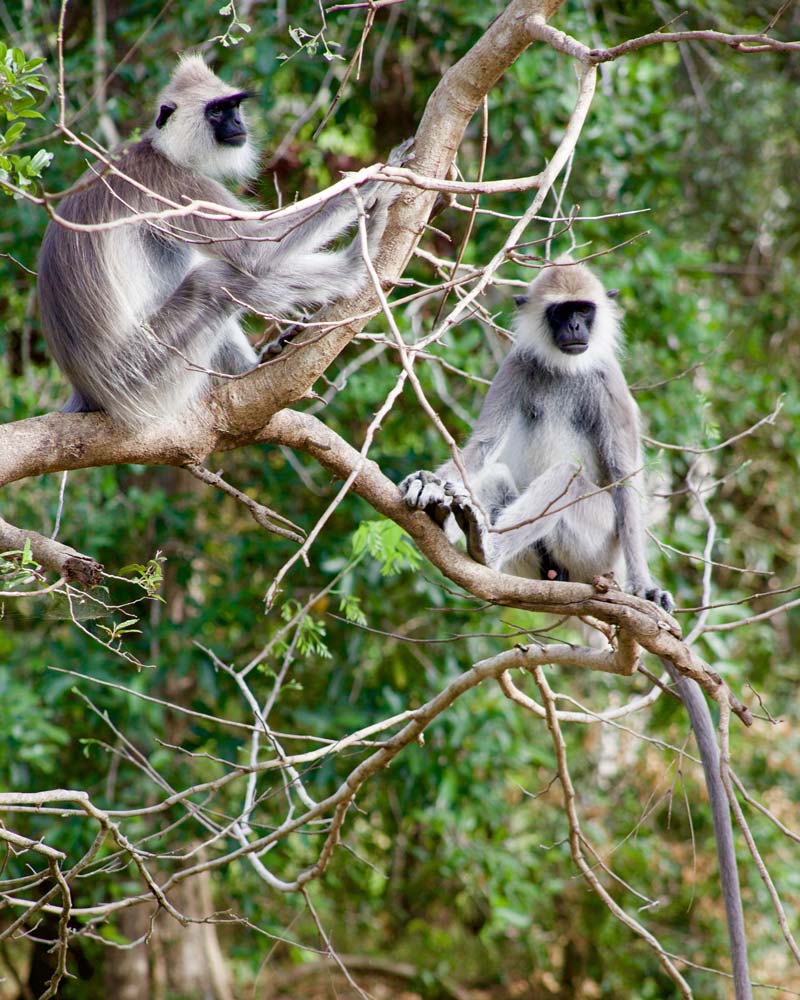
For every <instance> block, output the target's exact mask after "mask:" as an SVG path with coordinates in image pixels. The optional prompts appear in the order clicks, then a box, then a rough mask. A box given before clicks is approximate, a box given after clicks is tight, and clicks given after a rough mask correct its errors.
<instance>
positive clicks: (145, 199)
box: [38, 56, 406, 428]
mask: <svg viewBox="0 0 800 1000" xmlns="http://www.w3.org/2000/svg"><path fill="white" fill-rule="evenodd" d="M250 96H251V95H250V94H249V93H248V92H247V91H242V90H236V89H235V88H234V87H231V86H229V85H228V84H226V83H224V82H223V81H222V80H220V79H219V77H217V76H216V75H215V74H214V73H213V72H212V71H211V70H210V69H209V68H208V67H207V66H206V65H205V63H204V62H203V60H202V59H201V58H200V57H199V56H189V57H185V58H183V59H182V60H181V62H180V63H179V65H178V67H177V69H176V70H175V72H174V73H173V75H172V78H171V80H170V82H169V84H168V85H167V86H166V88H165V89H164V90H163V91H162V93H161V95H160V97H159V100H158V104H157V111H156V116H155V122H154V124H153V126H152V127H151V128H150V129H149V130H148V131H147V132H146V133H145V135H144V136H143V138H142V139H141V140H140V141H139V142H136V143H133V144H131V145H129V146H128V147H127V148H126V149H125V150H124V151H123V152H122V154H121V155H120V156H119V157H116V158H114V161H113V163H114V167H115V168H116V169H110V168H109V167H107V166H106V165H105V164H103V163H98V164H96V165H94V166H92V167H90V169H89V170H88V172H87V173H86V174H85V175H84V177H83V178H82V180H81V181H80V182H79V184H78V185H77V186H76V188H75V190H74V191H73V192H72V193H70V194H69V195H68V196H67V197H66V198H65V199H64V200H63V202H62V203H61V204H60V205H59V207H58V212H57V214H58V218H59V219H60V220H63V221H64V222H67V223H70V222H73V223H79V224H90V225H98V226H104V227H105V228H99V229H97V230H94V231H85V230H84V231H79V230H75V229H70V228H69V227H68V226H65V225H63V224H61V223H60V222H59V221H58V220H54V221H51V223H50V225H49V226H48V229H47V232H46V234H45V237H44V241H43V244H42V250H41V254H40V258H39V281H38V291H39V303H40V311H41V317H42V325H43V328H44V333H45V337H46V338H47V341H48V344H49V346H50V349H51V351H52V353H53V356H54V358H55V360H56V362H57V363H58V365H59V367H60V368H61V370H62V371H63V372H64V373H65V375H66V376H67V378H68V379H69V381H70V383H71V384H72V388H73V394H72V398H71V399H70V400H69V402H68V403H67V405H66V406H65V408H64V409H65V410H66V411H68V412H76V411H77V412H82V411H90V410H103V411H105V412H106V413H108V414H109V415H110V416H111V417H112V418H113V419H114V420H115V421H117V422H119V423H121V424H123V425H125V426H127V427H129V428H138V427H142V426H144V425H146V424H148V423H152V422H157V421H164V420H167V419H169V418H170V417H172V416H175V415H177V414H179V413H181V412H183V411H184V410H186V408H187V407H188V406H190V405H191V403H192V401H193V400H194V399H196V398H197V397H198V396H200V395H201V394H202V393H203V392H204V391H205V389H206V388H207V386H208V382H209V376H208V374H207V372H208V371H211V372H219V373H223V374H230V375H236V374H240V373H242V372H245V371H248V370H249V369H250V368H252V367H253V366H254V365H255V364H257V363H258V357H257V355H256V353H255V351H254V350H253V348H252V346H251V345H250V343H249V341H248V339H247V337H246V336H245V334H244V332H243V330H242V327H241V324H240V322H239V315H240V314H241V312H242V311H243V306H242V303H246V304H247V305H248V306H251V307H252V308H253V309H256V310H258V311H262V312H269V313H270V314H271V315H276V316H282V317H291V316H293V315H296V314H297V312H298V311H301V310H305V309H308V308H315V307H321V306H324V305H327V304H328V303H330V302H332V301H334V300H335V299H337V298H341V297H344V296H348V295H352V294H355V293H356V292H358V291H359V290H360V289H361V288H362V287H363V285H364V283H365V281H366V278H367V271H366V268H365V265H364V261H363V256H362V250H361V247H360V245H359V243H358V240H354V241H352V242H351V243H350V245H349V246H346V247H344V248H343V249H337V250H329V249H327V248H328V246H329V244H330V243H331V242H332V241H333V240H334V239H336V238H337V237H339V236H341V235H342V234H343V233H344V232H345V231H346V230H348V229H349V228H350V227H352V226H353V225H354V223H355V222H356V221H357V219H358V206H357V203H356V201H355V199H354V198H353V196H352V194H350V193H349V192H347V193H344V194H342V195H340V196H338V197H336V198H333V199H331V200H330V201H328V202H327V203H326V204H325V205H324V206H323V207H322V208H308V209H306V210H305V211H302V212H299V213H297V214H295V215H293V216H292V218H291V219H290V220H283V221H278V220H273V221H272V222H270V220H269V219H266V220H264V221H256V222H252V221H226V220H225V219H224V212H225V208H229V209H230V210H232V211H234V212H238V211H241V210H249V209H250V206H248V205H246V204H245V203H243V202H241V201H239V200H238V199H237V198H235V197H234V196H233V195H232V194H231V193H230V192H229V191H228V190H227V188H226V187H224V185H223V184H222V183H221V181H222V180H223V179H226V178H244V177H247V176H248V175H251V174H252V173H253V171H254V168H255V163H256V154H255V152H254V149H253V147H252V145H251V143H250V141H249V138H248V134H247V125H246V122H245V117H244V112H243V110H242V107H241V105H242V102H243V101H244V100H245V99H246V98H247V97H250ZM405 151H406V150H405V147H404V149H403V152H405ZM395 192H396V188H392V186H391V185H386V184H383V185H381V184H379V183H373V184H370V185H367V186H366V188H365V189H363V190H362V194H363V198H364V202H365V203H366V204H367V205H368V206H369V207H370V244H372V243H373V242H374V241H375V240H376V239H377V238H379V236H380V230H381V228H382V226H383V224H384V222H385V217H386V209H387V208H388V205H389V204H390V203H391V201H392V200H393V198H394V197H395ZM194 201H202V202H210V203H214V204H216V205H220V206H222V211H221V212H220V211H217V212H214V211H210V210H209V209H208V208H206V207H204V208H202V209H199V210H197V211H193V212H191V213H188V214H185V215H183V214H182V215H180V216H177V217H174V218H167V219H161V220H158V219H155V220H141V221H137V216H139V215H141V214H142V213H153V212H163V211H164V210H165V209H168V208H174V207H176V206H178V207H183V206H186V205H187V204H188V203H189V202H194ZM220 216H222V217H220ZM109 224H111V225H109ZM115 224H116V225H115Z"/></svg>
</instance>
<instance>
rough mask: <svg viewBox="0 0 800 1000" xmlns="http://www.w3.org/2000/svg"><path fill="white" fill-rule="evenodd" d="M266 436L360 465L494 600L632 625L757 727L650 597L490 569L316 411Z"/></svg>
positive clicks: (360, 478)
mask: <svg viewBox="0 0 800 1000" xmlns="http://www.w3.org/2000/svg"><path fill="white" fill-rule="evenodd" d="M259 438H260V440H262V441H269V442H271V443H274V444H283V445H287V446H289V447H291V448H299V449H300V450H301V451H305V452H307V453H308V454H309V455H312V456H313V457H314V458H315V459H316V460H317V461H318V462H319V463H320V464H321V465H323V466H324V467H325V468H326V469H329V470H330V471H331V472H332V473H334V475H336V476H338V477H339V478H340V479H345V478H347V477H348V476H349V475H350V474H351V473H352V471H353V469H355V468H356V467H357V465H358V463H359V462H360V463H361V468H360V471H359V472H358V474H357V475H356V476H355V478H354V479H353V483H352V489H353V490H354V491H355V492H356V493H358V495H359V496H361V497H363V498H364V499H365V500H366V501H367V502H368V503H369V504H371V505H372V507H374V508H375V510H377V511H378V512H379V513H381V514H383V515H384V516H385V517H389V518H391V519H392V520H393V521H395V522H396V523H397V524H399V525H401V526H402V527H403V528H404V529H405V530H406V531H407V532H408V533H409V535H410V536H411V537H412V538H413V539H414V541H415V543H416V544H417V546H418V547H419V549H420V551H422V552H423V553H424V554H425V556H426V557H427V558H428V559H429V560H430V561H431V562H432V563H433V564H434V565H435V566H436V567H437V568H438V569H440V570H441V571H442V573H444V574H445V576H447V577H448V579H450V580H452V581H453V582H454V583H456V584H458V585H459V586H460V587H463V588H464V589H465V590H467V591H468V592H469V593H471V594H473V595H474V596H476V597H478V598H480V599H481V600H485V601H488V602H490V603H492V604H499V605H506V606H509V607H517V608H523V609H527V610H531V611H540V612H545V613H549V614H555V615H591V616H593V617H595V618H599V619H600V620H601V621H605V622H609V623H610V624H612V625H616V626H618V627H620V628H622V629H625V630H627V631H628V632H629V633H630V635H631V636H632V637H633V638H634V639H635V640H636V642H638V643H639V644H640V645H641V646H643V647H644V648H645V649H646V650H647V651H648V652H650V653H653V654H654V655H656V656H664V657H666V658H667V659H668V660H670V661H671V662H673V663H674V664H675V666H676V668H677V669H678V670H679V671H680V673H681V674H684V675H685V676H687V677H691V678H693V679H694V680H695V681H697V683H698V684H699V685H700V686H701V687H702V688H703V690H704V691H706V693H707V694H709V695H710V696H711V697H712V698H714V699H715V700H717V701H720V702H722V703H725V702H729V703H730V706H731V711H733V712H734V713H735V714H736V715H738V716H739V718H740V719H741V720H742V721H743V722H744V723H745V724H746V725H750V724H751V722H752V716H751V714H750V710H749V709H748V708H747V707H746V706H745V705H742V704H741V702H739V701H738V700H737V699H736V698H735V697H734V696H733V695H732V694H731V693H730V691H729V690H728V688H727V687H726V685H725V683H724V681H723V680H722V678H721V677H720V676H719V675H718V674H717V673H715V672H714V671H712V670H711V669H710V668H709V667H708V666H707V665H706V664H705V663H704V662H703V661H702V660H701V659H700V657H698V656H697V655H696V653H694V651H693V650H691V649H690V648H689V647H688V646H686V645H684V643H682V642H681V640H680V629H679V626H678V624H677V623H676V622H675V620H674V619H673V618H671V617H670V616H669V615H667V614H666V613H665V612H663V611H661V610H660V609H659V608H657V607H656V605H655V604H652V603H651V602H650V601H645V600H643V599H641V598H638V597H634V596H633V595H632V594H626V593H624V592H623V591H621V590H615V589H606V588H605V587H603V588H602V589H598V588H596V587H592V586H589V585H588V584H583V583H552V582H550V581H548V580H529V579H523V578H522V577H517V576H509V575H508V574H506V573H498V572H496V571H495V570H492V569H489V568H488V567H486V566H482V565H481V564H480V563H477V562H475V561H474V560H472V559H470V558H469V557H468V556H467V555H465V554H464V553H461V552H459V551H458V550H457V549H455V548H453V546H452V545H451V544H450V543H449V542H448V540H447V538H446V536H445V534H444V532H443V531H441V529H440V528H438V527H437V526H436V525H435V524H434V522H433V521H432V520H431V519H430V518H429V517H428V516H427V515H426V514H424V513H422V512H420V511H411V510H409V509H408V508H407V507H406V505H405V504H404V503H403V500H402V498H401V496H400V491H399V490H398V489H397V487H396V486H395V484H394V483H393V482H391V480H389V479H387V478H386V476H384V475H383V473H382V472H381V470H380V468H379V467H378V465H377V464H376V463H375V462H373V461H369V460H366V461H365V460H364V459H363V458H362V456H361V455H360V453H359V452H358V451H357V450H356V449H355V448H353V447H352V446H351V445H349V444H348V443H347V442H346V441H344V440H343V439H342V438H340V437H339V436H338V435H337V434H335V433H334V432H333V431H331V430H329V429H328V428H327V427H326V426H325V425H324V424H323V423H321V422H320V421H319V420H317V419H316V418H315V417H312V416H309V415H308V414H303V413H297V412H295V411H292V410H284V411H282V412H281V413H277V414H275V416H274V417H273V418H272V420H270V422H269V424H268V425H267V427H265V428H264V430H263V431H262V432H261V434H260V435H259Z"/></svg>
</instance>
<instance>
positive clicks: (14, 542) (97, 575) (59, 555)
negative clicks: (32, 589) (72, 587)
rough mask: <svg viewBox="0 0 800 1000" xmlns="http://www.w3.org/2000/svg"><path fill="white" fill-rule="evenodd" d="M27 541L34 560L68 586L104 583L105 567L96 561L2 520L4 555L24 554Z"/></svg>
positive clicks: (0, 536) (0, 538)
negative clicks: (5, 553)
mask: <svg viewBox="0 0 800 1000" xmlns="http://www.w3.org/2000/svg"><path fill="white" fill-rule="evenodd" d="M26 541H28V542H30V546H31V553H32V555H33V558H34V559H35V560H36V561H37V562H38V563H40V564H41V565H42V566H44V568H45V569H48V570H50V571H51V572H52V573H57V574H58V575H59V576H60V577H63V579H64V580H66V581H67V583H83V584H86V585H87V586H94V585H95V584H98V583H100V581H101V580H102V579H103V567H102V566H101V565H100V563H99V562H98V561H97V560H96V559H92V558H91V556H85V555H83V554H82V553H80V552H77V551H76V550H75V549H71V548H70V547H69V545H63V544H62V543H61V542H57V541H55V540H54V539H52V538H47V537H46V536H45V535H40V534H38V533H37V532H35V531H23V530H22V528H16V527H14V525H13V524H9V523H8V521H5V520H3V518H2V517H0V552H21V551H22V550H23V548H24V547H25V542H26ZM1 596H2V594H0V597H1Z"/></svg>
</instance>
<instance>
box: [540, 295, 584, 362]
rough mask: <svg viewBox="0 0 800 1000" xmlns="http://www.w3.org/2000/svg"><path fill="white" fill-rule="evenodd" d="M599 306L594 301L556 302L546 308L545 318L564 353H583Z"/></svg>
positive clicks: (558, 346)
mask: <svg viewBox="0 0 800 1000" xmlns="http://www.w3.org/2000/svg"><path fill="white" fill-rule="evenodd" d="M596 312H597V308H596V307H595V304H594V303H593V302H556V303H554V304H553V305H551V306H548V307H547V309H545V313H544V315H545V318H546V319H547V324H548V326H549V327H550V333H551V334H552V335H553V341H554V343H555V345H556V347H557V348H558V349H559V351H562V352H563V353H564V354H583V352H584V351H585V350H586V349H587V348H588V347H589V337H590V336H591V333H592V326H593V325H594V317H595V313H596Z"/></svg>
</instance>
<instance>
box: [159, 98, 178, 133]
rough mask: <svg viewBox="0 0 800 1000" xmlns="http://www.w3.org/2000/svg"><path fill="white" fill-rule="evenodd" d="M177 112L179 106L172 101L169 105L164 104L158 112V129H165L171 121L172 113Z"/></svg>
mask: <svg viewBox="0 0 800 1000" xmlns="http://www.w3.org/2000/svg"><path fill="white" fill-rule="evenodd" d="M177 110H178V105H177V104H173V103H172V101H170V102H169V103H168V104H162V105H161V108H160V110H159V112H158V118H156V128H163V127H164V126H165V125H166V124H167V122H168V121H169V118H170V115H171V114H172V112H173V111H177Z"/></svg>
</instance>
